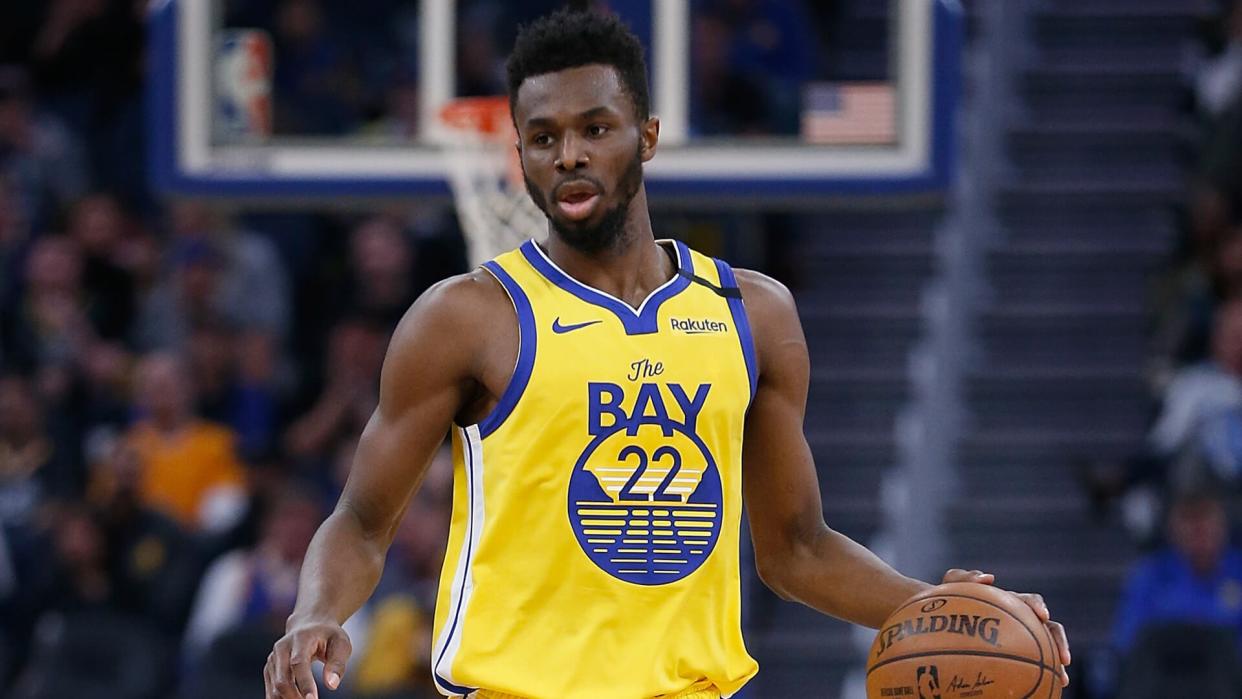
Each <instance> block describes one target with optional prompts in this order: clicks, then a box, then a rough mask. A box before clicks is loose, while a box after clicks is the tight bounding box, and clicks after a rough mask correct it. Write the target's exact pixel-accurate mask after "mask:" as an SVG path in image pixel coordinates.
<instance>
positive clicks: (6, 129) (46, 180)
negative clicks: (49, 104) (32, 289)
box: [0, 66, 89, 228]
mask: <svg viewBox="0 0 1242 699" xmlns="http://www.w3.org/2000/svg"><path fill="white" fill-rule="evenodd" d="M88 174H89V173H88V172H87V170H86V165H85V162H84V160H83V156H82V149H81V146H80V145H79V143H78V140H77V138H76V137H75V135H74V134H72V133H71V132H70V131H68V130H67V129H66V128H65V126H64V125H63V124H62V123H61V122H60V121H59V120H57V119H56V118H55V117H52V116H51V115H49V114H46V113H41V112H40V111H39V110H38V109H37V108H36V105H35V104H34V102H33V101H32V100H31V95H30V92H29V85H28V82H27V76H26V73H25V71H24V70H22V69H21V68H18V67H16V66H0V177H3V178H5V179H8V180H10V181H12V182H13V183H15V185H16V187H17V191H18V199H19V202H20V206H21V207H22V210H23V211H26V212H27V213H28V214H29V215H30V216H32V220H33V221H34V223H35V226H36V228H38V227H43V226H46V225H48V224H49V223H50V222H51V221H52V220H53V218H54V216H55V214H56V213H57V212H58V211H61V210H63V209H66V208H68V206H69V204H70V203H71V202H73V201H74V200H76V199H77V198H78V197H80V196H82V195H83V194H85V193H86V190H87V183H88Z"/></svg>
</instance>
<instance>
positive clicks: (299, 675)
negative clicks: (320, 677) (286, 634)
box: [289, 634, 322, 699]
mask: <svg viewBox="0 0 1242 699" xmlns="http://www.w3.org/2000/svg"><path fill="white" fill-rule="evenodd" d="M321 643H322V641H321V640H320V639H318V638H307V637H305V636H298V635H296V634H295V635H294V638H293V647H292V650H291V651H290V653H289V672H290V675H291V676H292V679H293V684H294V688H295V689H296V690H297V694H296V696H297V697H298V699H319V687H317V686H316V685H315V675H314V673H313V672H312V671H311V663H312V662H313V661H314V660H315V658H316V657H318V655H319V653H320V651H321V650H322V646H321Z"/></svg>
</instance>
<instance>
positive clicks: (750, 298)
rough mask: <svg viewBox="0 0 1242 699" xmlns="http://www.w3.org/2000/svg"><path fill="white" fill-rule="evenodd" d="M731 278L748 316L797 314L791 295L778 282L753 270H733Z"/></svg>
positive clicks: (785, 287) (787, 289)
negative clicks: (740, 294)
mask: <svg viewBox="0 0 1242 699" xmlns="http://www.w3.org/2000/svg"><path fill="white" fill-rule="evenodd" d="M733 276H734V278H735V279H737V286H738V289H740V290H741V292H742V301H743V302H744V303H745V304H746V310H747V311H748V312H749V314H750V315H757V314H763V313H777V314H780V313H796V312H797V310H796V306H795V305H794V297H793V293H792V292H791V291H790V290H789V287H787V286H785V285H784V284H782V283H781V282H780V281H778V280H776V279H774V278H772V277H770V276H768V275H766V274H764V273H762V272H756V271H755V270H753V269H734V270H733Z"/></svg>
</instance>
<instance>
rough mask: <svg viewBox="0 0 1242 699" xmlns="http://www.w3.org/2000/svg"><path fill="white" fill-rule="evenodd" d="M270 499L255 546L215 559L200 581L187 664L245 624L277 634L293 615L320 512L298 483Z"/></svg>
mask: <svg viewBox="0 0 1242 699" xmlns="http://www.w3.org/2000/svg"><path fill="white" fill-rule="evenodd" d="M274 497H275V500H274V501H273V502H272V503H271V506H270V510H268V511H267V512H266V513H265V515H264V516H263V519H262V524H261V527H260V535H259V540H258V542H257V543H255V545H254V546H253V547H251V548H247V549H241V550H236V551H233V552H231V553H227V554H225V555H224V556H222V557H221V558H219V559H217V560H216V561H215V562H214V563H212V564H211V566H210V567H209V568H208V570H207V573H206V575H205V576H204V577H203V583H202V586H201V587H200V588H199V591H198V594H197V596H196V598H195V601H194V607H193V612H192V613H191V615H190V622H189V625H188V626H187V627H186V633H185V649H186V652H187V654H188V655H189V659H190V661H191V663H193V661H194V660H195V659H197V658H198V657H200V656H201V655H202V653H203V652H204V651H206V649H207V648H208V646H209V645H210V644H211V642H212V640H214V639H215V638H216V637H218V636H219V635H221V634H222V633H224V632H226V631H229V630H231V629H234V628H237V627H240V626H248V625H258V626H263V627H267V628H270V629H273V630H277V631H279V630H282V629H283V628H284V625H285V619H286V617H288V615H289V614H290V613H291V612H292V611H293V602H294V598H295V597H296V595H297V586H298V573H299V571H300V570H301V568H302V557H303V556H304V555H305V554H306V547H307V546H309V545H310V540H311V537H312V536H314V534H315V529H316V528H317V527H318V526H319V523H320V522H321V521H322V520H323V516H324V512H323V509H322V508H321V507H320V501H319V499H318V498H316V497H315V496H314V494H313V493H311V492H309V491H307V490H305V489H304V488H302V487H301V486H299V485H297V484H293V483H290V484H287V485H286V486H284V487H283V488H281V489H280V490H279V491H277V492H276V493H275V494H274Z"/></svg>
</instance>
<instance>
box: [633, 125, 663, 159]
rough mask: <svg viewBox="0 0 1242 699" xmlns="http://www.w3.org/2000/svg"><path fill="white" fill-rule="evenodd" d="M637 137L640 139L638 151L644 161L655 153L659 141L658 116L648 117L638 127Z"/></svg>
mask: <svg viewBox="0 0 1242 699" xmlns="http://www.w3.org/2000/svg"><path fill="white" fill-rule="evenodd" d="M638 137H639V138H640V139H642V148H641V150H640V152H641V154H642V158H643V162H644V163H645V162H647V161H648V160H651V159H652V158H654V157H655V154H656V145H657V144H658V143H659V141H660V117H654V116H653V117H648V118H647V121H644V122H643V123H642V125H641V126H639V128H638Z"/></svg>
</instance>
